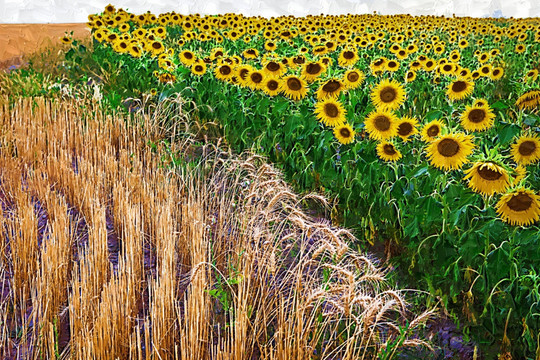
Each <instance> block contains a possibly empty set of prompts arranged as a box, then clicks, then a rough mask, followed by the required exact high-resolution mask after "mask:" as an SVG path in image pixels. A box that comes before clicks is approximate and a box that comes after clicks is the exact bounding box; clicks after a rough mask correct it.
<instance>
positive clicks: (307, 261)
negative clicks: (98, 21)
mask: <svg viewBox="0 0 540 360" xmlns="http://www.w3.org/2000/svg"><path fill="white" fill-rule="evenodd" d="M6 102H7V101H6ZM178 104H179V103H178V102H177V103H176V104H175V105H174V106H172V107H171V106H169V107H168V109H169V112H167V111H164V110H163V109H155V111H154V112H152V113H151V114H149V113H146V114H138V115H137V116H136V119H135V120H138V121H135V122H134V124H131V125H126V121H124V120H123V119H121V118H119V117H116V116H107V115H104V111H103V110H102V109H100V107H99V105H97V104H96V103H92V102H83V101H79V102H75V101H74V100H72V101H70V102H51V101H47V100H43V99H39V98H36V99H21V100H19V101H16V102H15V105H14V106H12V107H11V108H10V107H8V106H7V105H5V106H3V108H2V109H1V111H0V122H1V123H0V125H1V130H0V131H1V133H0V201H1V205H2V214H1V215H2V216H0V226H1V229H2V230H1V231H0V234H1V235H0V236H1V238H0V250H1V254H0V276H1V278H0V284H1V288H0V290H2V291H0V295H1V298H0V314H1V315H0V357H1V358H8V359H11V358H29V359H32V358H36V359H37V358H54V357H62V358H73V359H116V358H133V359H173V358H174V359H186V360H187V359H254V358H255V359H256V358H264V359H283V360H286V359H307V358H317V359H353V358H354V359H358V358H360V359H372V358H375V357H376V356H377V355H378V354H379V353H381V352H382V351H385V350H387V348H391V346H390V345H391V344H393V343H394V341H397V340H399V339H400V338H403V340H404V342H403V343H402V346H424V345H427V344H424V343H423V342H422V341H420V340H417V339H415V337H414V336H413V334H414V333H415V332H416V331H417V329H418V328H420V326H421V325H422V324H423V323H425V321H427V319H428V318H429V317H430V316H431V313H426V314H421V315H420V316H419V317H417V316H415V315H414V314H410V313H409V312H408V310H407V303H406V301H405V299H404V298H403V296H402V294H401V293H400V292H399V291H397V290H393V289H390V288H388V285H387V283H386V281H385V274H384V272H383V270H381V269H380V268H379V267H378V265H377V264H375V263H374V262H373V261H372V260H370V259H369V257H366V256H362V255H361V254H358V253H356V252H354V251H352V250H351V249H350V248H349V246H348V245H347V244H348V241H349V240H350V239H351V237H352V235H351V234H350V233H348V232H347V231H345V230H343V229H338V228H335V227H332V226H331V225H330V224H329V223H328V222H326V221H324V220H315V219H313V218H310V217H309V216H307V215H305V214H304V212H303V211H302V209H301V206H300V204H301V203H302V201H303V200H304V199H303V198H300V197H298V196H297V195H295V194H293V193H292V191H291V189H290V188H289V187H288V186H287V185H286V183H285V182H284V181H283V180H282V178H281V174H279V173H278V172H277V171H276V170H275V169H274V168H273V167H271V166H270V165H268V164H266V163H265V162H264V159H262V158H260V157H257V156H254V155H249V154H246V155H244V156H241V157H233V156H231V155H230V154H229V153H226V152H223V151H220V150H219V149H218V148H216V147H214V146H212V145H210V144H209V145H206V146H204V147H203V148H202V149H200V153H201V158H202V160H201V162H200V164H199V165H198V166H197V167H190V166H187V165H184V166H180V167H176V168H174V170H170V169H172V168H171V167H168V166H166V165H167V163H168V162H170V161H171V156H172V155H171V154H184V155H185V156H188V155H187V154H191V153H192V152H193V149H192V148H191V147H190V142H189V141H185V142H171V144H172V145H168V146H166V145H165V143H164V142H160V141H158V140H159V139H160V138H162V137H163V134H165V133H167V132H169V133H170V131H172V130H174V131H175V132H177V133H178V132H180V131H179V130H178V129H171V128H169V129H164V128H163V124H166V123H167V122H164V121H163V119H162V118H163V117H164V116H167V117H168V118H171V116H177V117H178V118H177V120H181V119H184V117H183V115H182V113H181V108H180V105H178ZM169 105H170V104H169ZM170 109H174V110H172V111H173V112H174V114H171V113H170V111H171V110H170ZM178 122H180V121H178ZM165 130H166V131H165ZM164 165H165V166H164ZM311 198H312V199H313V198H314V199H316V200H319V201H321V202H323V205H324V201H325V200H324V199H323V198H321V197H318V196H311ZM406 322H409V323H410V324H412V326H411V327H410V328H409V329H408V331H406V332H405V333H403V332H400V330H399V327H400V326H401V327H402V326H404V325H405V323H406Z"/></svg>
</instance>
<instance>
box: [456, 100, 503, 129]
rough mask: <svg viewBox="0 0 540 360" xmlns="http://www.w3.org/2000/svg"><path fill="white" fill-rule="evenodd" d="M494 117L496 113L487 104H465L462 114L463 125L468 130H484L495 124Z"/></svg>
mask: <svg viewBox="0 0 540 360" xmlns="http://www.w3.org/2000/svg"><path fill="white" fill-rule="evenodd" d="M477 102H478V100H477ZM493 119H495V114H494V113H493V111H492V110H491V108H490V107H489V106H488V105H487V104H485V105H484V106H478V105H476V106H465V112H463V114H462V115H461V126H463V128H464V129H465V130H467V131H484V130H487V129H489V128H491V127H492V126H493Z"/></svg>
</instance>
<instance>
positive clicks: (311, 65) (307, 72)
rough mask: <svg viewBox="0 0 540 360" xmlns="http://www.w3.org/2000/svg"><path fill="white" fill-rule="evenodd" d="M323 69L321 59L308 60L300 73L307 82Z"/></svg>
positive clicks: (322, 71) (311, 80) (324, 69)
mask: <svg viewBox="0 0 540 360" xmlns="http://www.w3.org/2000/svg"><path fill="white" fill-rule="evenodd" d="M325 71H326V65H324V64H323V63H322V62H321V61H317V62H308V63H306V64H304V65H303V66H302V73H301V75H302V77H304V79H306V81H307V82H313V81H315V79H317V78H318V77H319V76H320V75H321V74H322V73H324V72H325Z"/></svg>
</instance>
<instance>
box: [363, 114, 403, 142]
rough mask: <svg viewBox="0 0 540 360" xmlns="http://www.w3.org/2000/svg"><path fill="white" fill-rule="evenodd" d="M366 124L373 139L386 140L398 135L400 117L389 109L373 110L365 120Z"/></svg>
mask: <svg viewBox="0 0 540 360" xmlns="http://www.w3.org/2000/svg"><path fill="white" fill-rule="evenodd" d="M364 125H365V127H366V131H367V133H368V134H369V137H370V138H371V139H375V140H386V139H390V138H392V137H394V136H396V134H397V128H398V118H397V117H396V115H394V114H393V113H392V112H389V111H383V110H377V111H372V112H371V113H370V114H369V115H368V116H367V118H366V120H365V121H364Z"/></svg>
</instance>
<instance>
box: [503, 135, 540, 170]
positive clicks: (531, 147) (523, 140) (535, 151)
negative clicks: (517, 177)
mask: <svg viewBox="0 0 540 360" xmlns="http://www.w3.org/2000/svg"><path fill="white" fill-rule="evenodd" d="M510 153H511V154H512V157H513V158H514V161H515V162H516V163H517V164H519V165H529V164H534V163H535V162H537V161H538V160H539V159H540V138H538V137H537V136H536V135H532V136H527V135H524V136H521V137H520V138H519V139H518V140H517V142H516V143H515V144H513V145H512V149H511V150H510Z"/></svg>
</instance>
